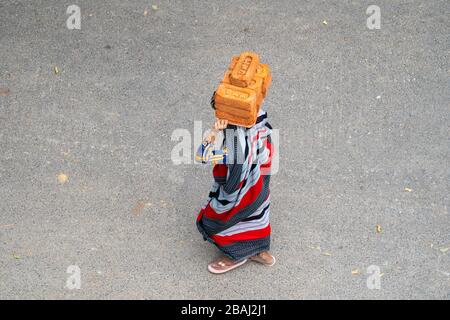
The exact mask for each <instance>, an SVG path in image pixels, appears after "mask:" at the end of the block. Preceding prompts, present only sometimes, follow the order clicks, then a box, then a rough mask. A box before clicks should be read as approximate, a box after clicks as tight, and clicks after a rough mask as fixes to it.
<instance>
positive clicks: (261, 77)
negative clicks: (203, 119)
mask: <svg viewBox="0 0 450 320" xmlns="http://www.w3.org/2000/svg"><path fill="white" fill-rule="evenodd" d="M271 81H272V75H271V73H270V68H269V66H268V65H267V64H262V63H260V62H259V56H258V54H256V53H254V52H250V51H247V52H243V53H241V54H240V56H235V57H233V58H232V61H231V64H230V66H229V67H228V70H227V71H226V72H225V76H224V77H223V80H222V82H221V83H220V85H219V87H218V88H217V90H216V93H215V95H214V100H215V108H216V117H217V118H219V119H225V120H228V121H229V122H230V123H231V124H235V125H238V126H242V127H247V128H249V127H252V126H253V125H254V124H255V123H256V118H257V115H258V111H259V109H260V107H261V104H262V102H263V100H264V98H265V97H266V94H267V89H268V88H269V86H270V83H271Z"/></svg>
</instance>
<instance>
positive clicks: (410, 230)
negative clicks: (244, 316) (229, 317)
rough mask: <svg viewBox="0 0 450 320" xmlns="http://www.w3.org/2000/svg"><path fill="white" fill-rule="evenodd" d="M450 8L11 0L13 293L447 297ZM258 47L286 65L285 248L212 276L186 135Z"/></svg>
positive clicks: (279, 80)
mask: <svg viewBox="0 0 450 320" xmlns="http://www.w3.org/2000/svg"><path fill="white" fill-rule="evenodd" d="M71 4H77V5H79V6H80V8H81V18H82V20H81V30H68V29H67V27H66V19H67V18H68V15H67V14H66V9H67V7H68V6H69V5H71ZM152 4H157V5H158V8H157V10H156V11H155V10H153V9H152V7H151V5H152ZM370 4H376V5H378V6H379V7H380V9H381V29H379V30H369V29H368V28H367V26H366V19H367V18H368V15H367V14H366V9H367V7H368V6H369V5H370ZM145 8H148V10H147V12H148V14H147V15H146V16H145V15H144V10H145ZM449 14H450V3H449V1H447V0H442V1H440V0H432V1H428V0H427V1H425V0H424V1H392V0H376V1H372V0H371V1H365V0H361V1H350V0H348V1H337V0H336V1H297V0H291V1H245V2H244V1H211V0H210V1H182V0H179V1H154V2H149V1H137V0H135V1H119V0H114V1H86V0H84V1H82V0H77V1H12V0H6V1H1V2H0V74H1V78H0V88H1V89H0V298H2V299H19V298H25V299H35V298H42V299H84V298H88V299H91V298H98V299H112V298H117V299H173V298H193V299H204V298H209V299H229V298H233V299H235V298H245V299H247V298H255V299H259V298H269V299H316V298H317V299H331V298H337V299H403V298H406V299H421V298H423V299H449V298H450V260H449V254H450V251H447V250H448V248H449V247H450V219H449V123H450V121H449V120H450V119H449V102H450V99H449V98H450V90H449V73H450V63H449V61H450V60H449V44H450V39H449V30H450V19H449ZM324 20H326V22H327V23H326V24H325V23H324V22H323V21H324ZM244 50H253V51H256V52H258V53H260V55H261V59H262V60H263V61H264V62H267V63H269V64H270V65H271V67H272V71H273V77H274V80H273V84H272V86H271V88H270V92H269V95H268V97H267V99H266V101H265V105H264V108H265V109H266V110H267V111H268V113H269V117H270V119H271V120H270V121H271V124H272V125H273V127H274V128H276V129H279V136H280V141H279V171H278V173H277V174H276V175H274V176H273V177H272V188H271V192H272V215H271V223H272V228H273V240H272V252H273V253H274V255H275V256H276V257H277V260H278V264H277V265H276V266H274V267H273V268H266V267H263V266H260V265H257V264H255V263H248V264H247V265H245V266H243V267H242V268H240V269H238V270H235V271H233V272H231V273H229V274H225V275H222V276H214V275H211V274H209V273H208V272H207V269H206V265H207V263H208V262H210V260H212V259H213V258H215V257H216V256H217V254H218V252H217V251H216V249H215V248H213V247H212V246H211V245H210V244H208V243H206V242H203V240H202V238H201V236H200V234H199V233H198V232H197V229H196V227H195V218H196V215H197V213H198V211H199V208H200V207H201V206H202V205H203V203H204V201H205V199H206V195H207V192H208V190H209V188H210V185H211V182H212V178H211V168H209V167H203V166H201V165H194V164H181V165H175V164H174V163H173V161H172V159H171V152H172V149H173V148H174V147H175V145H177V143H178V142H177V141H172V139H171V137H172V133H173V132H174V130H176V129H186V130H188V131H189V132H191V133H192V134H193V132H194V121H203V128H204V129H206V127H207V126H209V125H210V124H211V123H212V121H213V113H212V111H211V109H210V107H209V99H210V96H211V94H212V92H213V91H214V89H215V88H216V86H217V84H218V82H219V81H220V79H221V78H222V75H223V73H224V71H225V67H226V66H227V65H228V63H229V61H230V58H231V56H233V55H236V54H238V53H239V52H241V51H244ZM55 66H57V67H58V68H59V70H60V73H59V74H58V75H55V74H54V71H53V68H54V67H55ZM192 145H193V143H192ZM60 173H64V174H66V175H67V177H68V181H66V182H65V183H60V182H58V179H57V176H58V175H59V174H60ZM377 225H379V226H381V232H380V233H378V232H376V226H377ZM71 265H76V266H78V267H79V268H80V270H81V288H80V289H79V290H77V289H74V290H70V289H69V288H67V287H66V280H67V278H68V277H69V274H68V273H67V268H68V267H69V266H71ZM371 265H374V266H378V267H379V269H380V272H381V278H380V289H379V290H377V289H374V290H371V289H369V288H368V286H367V283H366V282H367V279H368V277H369V274H368V273H367V271H368V268H369V266H371Z"/></svg>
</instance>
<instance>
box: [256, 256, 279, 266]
mask: <svg viewBox="0 0 450 320" xmlns="http://www.w3.org/2000/svg"><path fill="white" fill-rule="evenodd" d="M270 256H271V257H272V259H273V262H272V263H267V262H266V260H264V259H263V258H261V257H260V256H259V255H256V256H253V257H250V260H252V261H255V262H258V263H261V264H263V265H265V266H268V267H272V266H273V265H274V264H275V263H276V262H277V260H276V259H275V257H274V256H272V255H270Z"/></svg>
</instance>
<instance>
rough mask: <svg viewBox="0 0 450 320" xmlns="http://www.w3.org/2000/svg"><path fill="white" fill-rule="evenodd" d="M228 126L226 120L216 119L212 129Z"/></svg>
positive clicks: (221, 128)
mask: <svg viewBox="0 0 450 320" xmlns="http://www.w3.org/2000/svg"><path fill="white" fill-rule="evenodd" d="M227 126H228V120H222V119H216V123H214V126H213V129H215V130H223V129H226V128H227Z"/></svg>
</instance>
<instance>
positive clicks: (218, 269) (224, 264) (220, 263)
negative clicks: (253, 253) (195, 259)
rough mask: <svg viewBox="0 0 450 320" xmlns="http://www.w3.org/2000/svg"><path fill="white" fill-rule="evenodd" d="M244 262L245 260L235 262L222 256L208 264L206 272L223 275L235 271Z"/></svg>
mask: <svg viewBox="0 0 450 320" xmlns="http://www.w3.org/2000/svg"><path fill="white" fill-rule="evenodd" d="M246 262H247V259H245V260H242V261H239V262H236V261H234V260H231V259H230V258H228V257H225V256H223V257H220V258H219V259H217V260H215V261H213V262H211V263H210V264H208V271H209V272H211V273H214V274H220V273H225V272H228V271H231V270H233V269H236V268H237V267H239V266H242V265H243V264H244V263H246Z"/></svg>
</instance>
